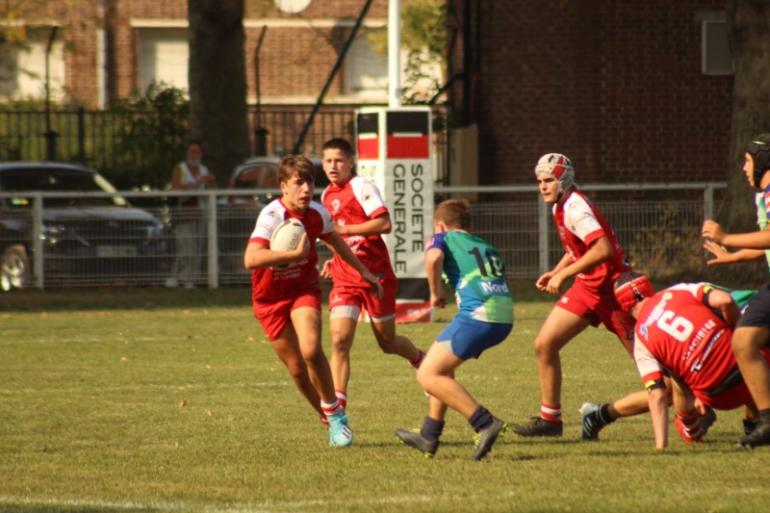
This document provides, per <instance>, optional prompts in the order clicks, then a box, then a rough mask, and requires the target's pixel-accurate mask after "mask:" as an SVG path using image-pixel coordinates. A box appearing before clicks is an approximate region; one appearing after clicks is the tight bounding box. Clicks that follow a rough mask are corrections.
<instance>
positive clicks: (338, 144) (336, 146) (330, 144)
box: [321, 137, 355, 158]
mask: <svg viewBox="0 0 770 513" xmlns="http://www.w3.org/2000/svg"><path fill="white" fill-rule="evenodd" d="M325 150H340V151H341V152H342V153H344V154H345V155H347V157H348V158H353V157H354V156H355V152H354V151H353V146H351V144H350V143H349V142H348V141H347V139H343V138H342V137H335V138H334V139H329V140H328V141H326V142H325V143H324V145H323V146H322V147H321V151H322V152H323V151H325Z"/></svg>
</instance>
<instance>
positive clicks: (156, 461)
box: [0, 288, 770, 513]
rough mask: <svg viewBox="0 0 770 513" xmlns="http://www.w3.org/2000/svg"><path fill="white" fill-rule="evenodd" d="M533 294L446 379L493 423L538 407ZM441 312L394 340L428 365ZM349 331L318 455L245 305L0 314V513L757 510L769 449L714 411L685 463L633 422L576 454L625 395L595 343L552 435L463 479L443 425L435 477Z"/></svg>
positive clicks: (380, 362)
mask: <svg viewBox="0 0 770 513" xmlns="http://www.w3.org/2000/svg"><path fill="white" fill-rule="evenodd" d="M514 293H516V288H514ZM529 294H530V297H529V298H527V299H528V300H526V301H525V300H524V299H521V298H519V300H518V302H517V306H516V317H517V320H516V325H515V328H514V331H513V334H512V335H511V336H510V337H509V338H508V340H507V341H506V342H505V343H504V344H502V345H500V346H498V347H497V348H494V349H492V350H490V351H489V352H488V353H486V354H485V355H484V356H482V358H481V359H480V360H479V361H473V362H470V363H468V364H466V366H464V367H462V368H461V369H460V371H459V374H458V378H459V379H460V381H461V382H463V383H464V384H465V385H466V386H467V387H468V388H469V389H470V391H471V392H472V393H473V394H475V396H476V397H477V398H478V399H479V400H480V401H481V402H482V404H484V405H485V406H487V407H488V408H489V409H490V410H492V411H493V412H494V413H496V414H497V415H499V416H500V417H502V418H503V419H505V420H508V421H523V420H526V418H527V417H529V416H530V415H532V414H534V413H535V412H536V410H537V406H538V398H539V394H538V384H537V377H536V370H535V362H534V356H533V352H532V340H533V338H534V336H535V333H536V331H537V329H538V328H539V327H540V324H541V322H542V320H543V318H544V316H545V314H546V313H547V311H548V310H549V309H550V307H551V302H550V301H549V300H548V299H547V298H545V297H539V296H533V295H531V293H529ZM520 295H521V296H523V295H524V292H522V294H520ZM451 314H452V312H451V311H447V312H441V313H439V320H438V322H435V323H432V324H421V325H405V326H402V327H401V332H402V333H405V334H407V335H409V336H410V337H411V338H412V339H413V340H414V341H415V342H417V343H418V345H421V346H422V347H427V346H428V345H429V343H430V342H431V341H432V339H433V337H434V336H435V335H436V334H437V333H438V331H439V330H440V328H441V326H442V325H443V322H445V321H446V320H448V318H449V317H450V316H451ZM360 328H361V329H359V337H358V339H357V341H356V343H355V345H354V350H353V363H352V365H353V379H352V382H351V386H350V390H349V392H350V400H351V402H350V409H349V411H350V416H351V424H352V427H353V429H354V431H355V437H356V438H355V442H354V446H353V447H351V448H349V449H330V448H328V447H327V438H326V432H325V429H324V428H323V426H322V425H321V424H320V423H319V422H318V421H317V419H316V417H315V416H314V414H313V413H312V411H311V410H310V408H309V407H308V406H307V405H306V404H305V403H304V402H303V401H302V400H301V399H300V396H299V394H298V393H297V392H296V391H295V389H294V387H293V385H292V384H291V383H290V380H289V379H288V375H287V374H286V371H285V370H284V369H283V367H282V365H281V364H280V363H279V362H278V360H277V358H276V357H275V356H274V354H273V353H272V350H271V348H270V346H269V345H268V343H267V342H266V341H265V340H264V338H263V336H262V334H261V331H260V330H259V328H258V325H257V323H256V321H255V320H254V319H253V318H252V316H251V311H250V306H249V304H248V291H247V290H246V289H230V290H224V291H217V292H214V293H209V292H207V291H202V290H196V291H193V292H192V293H186V292H182V291H166V290H154V289H143V290H133V289H127V290H118V291H115V292H103V291H74V292H73V291H51V292H47V293H41V292H37V291H29V292H27V291H23V292H22V293H14V294H8V295H3V296H0V511H2V512H25V513H43V512H70V513H72V512H83V513H95V512H121V513H122V512H184V513H187V512H190V513H193V512H203V513H208V512H223V513H236V512H238V513H240V512H243V513H247V512H254V513H256V512H265V513H277V512H289V513H292V512H297V513H304V512H307V513H311V512H312V513H316V512H361V513H364V512H398V513H404V512H412V511H419V512H437V513H438V512H441V513H448V512H460V511H462V512H466V511H470V512H504V511H532V512H535V511H536V512H546V511H570V512H578V511H592V512H593V511H598V512H602V511H607V512H610V511H612V512H617V511H629V512H631V511H633V512H648V511H655V512H669V511H671V512H673V511H693V512H694V511H698V512H704V511H707V512H722V511H735V512H744V513H745V512H763V513H764V512H767V511H769V510H770V487H769V486H768V477H769V476H770V474H768V470H767V469H768V466H769V464H770V449H757V450H755V451H753V452H747V451H743V450H740V449H737V448H735V447H734V440H735V439H736V438H737V436H738V435H739V431H740V414H739V412H720V413H719V419H718V421H717V423H716V424H715V426H714V427H713V428H712V431H711V432H710V433H709V436H708V441H707V442H706V443H704V444H701V445H699V446H695V447H691V446H686V445H684V443H683V442H681V441H680V440H679V439H678V437H676V434H675V433H673V436H674V438H673V439H672V442H671V448H670V450H669V451H667V452H666V453H657V452H655V451H654V450H653V448H652V436H651V427H650V424H649V418H648V417H647V416H641V417H638V418H634V419H627V420H624V421H620V422H618V423H616V424H613V425H611V426H609V427H608V428H607V429H606V430H605V431H603V432H602V440H601V441H600V442H598V443H585V442H581V441H580V427H579V420H580V418H579V414H578V413H577V410H578V408H579V407H580V405H581V403H582V402H583V401H586V400H591V401H603V400H608V399H611V398H614V397H616V396H618V395H621V394H624V393H626V392H629V391H632V390H635V389H637V388H638V387H639V386H640V382H639V378H638V376H637V375H636V371H635V369H634V366H633V364H632V362H631V361H630V360H629V358H628V356H626V355H625V353H624V352H623V351H622V349H621V348H620V345H619V344H618V343H617V342H616V341H615V340H613V338H612V337H610V336H609V335H608V334H607V333H606V332H604V331H602V330H595V329H590V330H588V331H587V332H585V333H584V334H583V335H581V336H580V337H579V338H578V339H576V340H575V341H573V342H572V343H571V344H570V345H569V346H567V348H566V349H565V351H564V354H563V364H564V374H565V378H564V398H563V408H564V411H565V413H566V419H565V421H566V425H565V434H564V437H563V438H561V439H557V440H552V439H551V440H528V439H527V440H525V439H521V438H517V437H516V435H515V434H513V433H508V434H507V435H506V436H505V438H503V439H502V440H501V441H499V442H498V444H497V445H496V446H495V448H494V450H493V452H492V453H491V454H490V456H489V457H488V458H487V459H486V460H485V461H483V462H472V461H469V460H468V457H469V456H470V454H471V451H472V441H471V436H472V432H471V430H470V428H469V427H468V426H467V424H466V422H465V421H464V420H463V419H462V418H460V417H459V416H458V415H457V414H454V413H450V414H449V416H448V418H447V428H446V430H445V435H444V438H443V443H442V446H441V448H440V449H439V452H438V453H437V455H436V457H435V458H434V459H432V460H427V459H424V458H423V457H422V456H421V455H420V454H419V453H417V452H416V451H414V450H411V449H408V448H406V447H405V446H402V445H400V444H399V443H398V442H397V440H396V439H395V437H394V436H393V430H394V429H395V428H397V427H402V426H403V427H416V426H419V424H420V422H421V419H422V417H423V416H424V415H425V411H426V399H425V397H424V396H423V394H422V393H421V391H420V390H419V389H418V387H417V385H416V384H415V382H414V375H413V374H414V373H413V370H412V369H411V367H409V365H407V364H406V363H405V362H403V361H400V360H399V359H397V358H394V357H389V356H385V355H382V354H380V353H379V351H378V350H377V348H376V344H375V342H374V339H373V337H372V336H371V334H370V332H369V330H368V327H367V326H365V325H362V326H361V327H360ZM325 342H326V344H325V345H326V347H327V352H328V338H326V339H325Z"/></svg>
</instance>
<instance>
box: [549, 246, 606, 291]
mask: <svg viewBox="0 0 770 513" xmlns="http://www.w3.org/2000/svg"><path fill="white" fill-rule="evenodd" d="M613 254H614V252H613V249H612V244H611V243H610V239H609V238H608V237H600V238H598V239H596V240H595V241H594V242H593V243H592V244H591V247H589V248H588V251H586V252H585V254H584V255H583V256H582V257H580V258H578V259H577V260H575V261H574V262H572V263H571V264H569V265H568V266H566V267H564V268H563V269H562V270H560V271H558V272H557V273H555V274H554V275H553V276H551V278H550V279H549V280H548V284H547V285H546V286H545V291H546V292H548V293H549V294H554V295H555V294H558V293H559V289H560V288H561V285H562V283H564V281H565V280H567V279H568V278H571V277H572V276H575V275H577V274H580V273H582V272H586V271H589V270H590V269H593V268H594V267H596V266H597V265H599V264H601V263H602V262H606V261H607V260H609V259H611V258H612V256H613Z"/></svg>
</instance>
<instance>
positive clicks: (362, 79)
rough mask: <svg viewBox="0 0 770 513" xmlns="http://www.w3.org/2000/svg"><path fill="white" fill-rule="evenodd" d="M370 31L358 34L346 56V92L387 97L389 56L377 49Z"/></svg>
mask: <svg viewBox="0 0 770 513" xmlns="http://www.w3.org/2000/svg"><path fill="white" fill-rule="evenodd" d="M367 34H368V31H364V32H363V34H360V35H358V37H356V39H355V40H354V41H353V44H352V45H351V46H350V48H349V49H348V54H347V56H346V58H345V93H346V94H350V95H357V96H366V97H375V98H387V96H388V57H387V55H385V54H382V53H380V52H377V51H375V49H374V48H373V47H372V44H371V41H370V40H369V37H368V35H367Z"/></svg>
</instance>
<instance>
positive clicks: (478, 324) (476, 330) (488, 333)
mask: <svg viewBox="0 0 770 513" xmlns="http://www.w3.org/2000/svg"><path fill="white" fill-rule="evenodd" d="M512 328H513V324H509V323H501V322H482V321H477V320H476V319H471V318H470V317H465V316H461V315H458V316H456V317H455V318H454V319H452V322H450V323H449V324H448V325H447V327H446V328H444V330H443V331H442V332H441V333H440V334H439V336H438V337H436V343H437V344H441V345H442V346H444V347H446V348H447V349H449V350H450V351H451V352H452V354H454V355H455V356H457V357H458V358H460V359H462V360H467V359H468V358H478V357H479V355H480V354H481V353H483V352H484V351H486V350H487V349H489V348H490V347H492V346H496V345H497V344H499V343H500V342H502V341H503V340H505V337H507V336H508V334H509V333H510V332H511V329H512Z"/></svg>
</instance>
